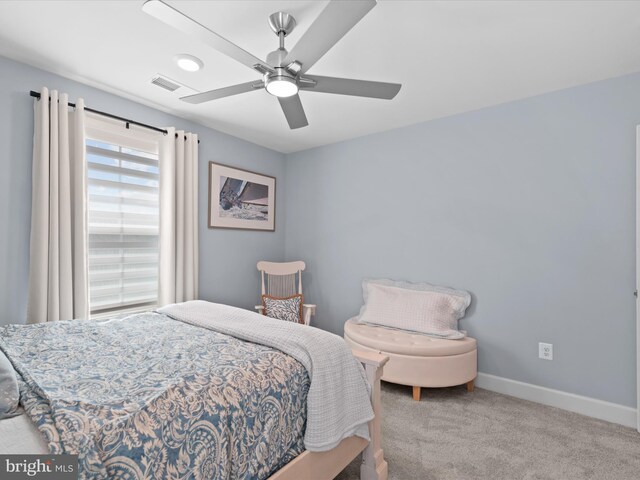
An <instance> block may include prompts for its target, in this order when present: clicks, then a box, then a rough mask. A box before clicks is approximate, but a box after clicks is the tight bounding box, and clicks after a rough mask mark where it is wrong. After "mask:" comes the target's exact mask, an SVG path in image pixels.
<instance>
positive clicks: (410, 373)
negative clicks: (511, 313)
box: [344, 318, 478, 400]
mask: <svg viewBox="0 0 640 480" xmlns="http://www.w3.org/2000/svg"><path fill="white" fill-rule="evenodd" d="M344 339H345V340H346V341H347V343H348V344H349V345H350V346H351V347H353V348H357V349H361V350H372V351H374V352H380V353H384V354H385V355H388V356H389V362H387V364H386V365H385V367H384V372H383V375H382V380H385V381H387V382H391V383H398V384H400V385H411V386H412V387H413V399H414V400H420V388H421V387H451V386H454V385H462V384H466V385H467V390H469V391H470V392H472V391H473V384H474V381H475V378H476V376H477V375H478V350H477V343H476V340H475V339H474V338H470V337H465V338H463V339H460V340H444V339H439V338H433V337H428V336H426V335H420V334H414V333H411V332H406V331H402V330H393V329H390V328H385V327H377V326H373V325H360V324H357V323H356V321H355V318H351V319H349V320H347V322H346V323H345V324H344Z"/></svg>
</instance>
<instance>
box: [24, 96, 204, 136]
mask: <svg viewBox="0 0 640 480" xmlns="http://www.w3.org/2000/svg"><path fill="white" fill-rule="evenodd" d="M29 94H30V95H31V96H32V97H34V98H37V99H40V92H34V91H33V90H31V92H29ZM49 100H51V97H49ZM69 106H70V107H71V108H76V104H75V103H71V102H69ZM84 109H85V110H86V111H87V112H91V113H95V114H98V115H102V116H103V117H108V118H113V119H114V120H120V121H121V122H124V123H125V124H126V126H127V128H129V125H137V126H139V127H143V128H148V129H149V130H153V131H155V132H160V133H163V134H165V135H166V134H167V133H169V132H167V131H166V130H165V129H164V128H158V127H154V126H153V125H147V124H146V123H140V122H136V121H135V120H129V119H128V118H124V117H119V116H117V115H113V114H111V113H107V112H101V111H100V110H94V109H93V108H89V107H84ZM176 138H178V134H177V133H176ZM184 138H185V140H186V138H187V136H186V135H185V137H184ZM198 143H200V140H198Z"/></svg>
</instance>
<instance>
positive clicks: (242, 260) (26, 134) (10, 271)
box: [0, 57, 286, 325]
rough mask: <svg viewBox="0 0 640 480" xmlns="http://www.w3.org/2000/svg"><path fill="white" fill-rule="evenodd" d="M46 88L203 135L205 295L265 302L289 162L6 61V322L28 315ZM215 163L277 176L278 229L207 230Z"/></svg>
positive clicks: (280, 236) (0, 136) (0, 184)
mask: <svg viewBox="0 0 640 480" xmlns="http://www.w3.org/2000/svg"><path fill="white" fill-rule="evenodd" d="M42 86H46V87H48V88H49V89H57V90H59V91H62V92H66V93H68V94H69V97H70V99H72V100H71V101H73V100H74V99H76V98H78V97H82V98H84V99H85V103H86V105H87V106H88V107H91V108H95V109H98V110H104V111H107V112H110V113H114V114H116V115H120V116H123V117H126V118H132V119H134V120H137V121H141V122H145V123H149V124H152V125H158V126H175V127H177V128H180V129H184V130H187V131H191V132H194V133H197V134H198V135H199V138H200V141H201V143H200V184H199V194H200V205H199V206H200V294H201V297H202V298H204V299H207V300H212V301H217V302H222V303H229V304H232V305H238V306H242V307H247V308H250V307H251V306H253V305H255V302H256V301H258V299H259V293H260V284H259V282H260V279H259V276H258V272H257V270H256V262H257V261H258V260H274V261H279V260H282V259H283V257H284V230H285V229H284V222H285V215H284V212H285V205H286V200H285V193H284V179H285V159H284V156H283V155H282V154H280V153H278V152H274V151H272V150H269V149H266V148H263V147H259V146H257V145H254V144H252V143H249V142H246V141H244V140H240V139H238V138H235V137H232V136H229V135H225V134H223V133H220V132H217V131H215V130H211V129H209V128H206V127H203V126H201V125H197V124H194V123H191V122H188V121H186V120H183V119H181V118H177V117H174V116H172V115H168V114H166V113H163V112H160V111H158V110H154V109H153V108H149V107H146V106H143V105H140V104H137V103H135V102H131V101H129V100H126V99H123V98H121V97H118V96H115V95H111V94H109V93H106V92H104V91H101V90H98V89H95V88H91V87H88V86H86V85H83V84H81V83H78V82H74V81H72V80H69V79H66V78H62V77H60V76H57V75H54V74H52V73H48V72H45V71H43V70H38V69H36V68H32V67H30V66H27V65H24V64H22V63H17V62H14V61H11V60H9V59H6V58H3V57H0V225H1V226H2V229H3V232H2V233H0V325H1V324H7V323H24V321H25V318H26V304H27V282H28V270H29V230H30V221H31V155H32V140H33V100H34V99H33V98H31V97H30V96H29V90H36V91H38V90H40V88H41V87H42ZM210 160H214V161H217V162H221V163H224V164H227V165H233V166H238V167H240V168H244V169H248V170H252V171H256V172H261V173H267V174H269V175H273V176H275V177H276V178H277V184H276V189H277V192H276V198H277V202H278V216H277V217H276V220H277V224H276V231H275V233H271V232H252V231H239V230H222V229H208V228H207V227H206V225H207V222H206V212H207V189H208V183H207V165H208V162H209V161H210Z"/></svg>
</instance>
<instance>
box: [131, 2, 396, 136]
mask: <svg viewBox="0 0 640 480" xmlns="http://www.w3.org/2000/svg"><path fill="white" fill-rule="evenodd" d="M375 5H376V2H375V0H350V1H346V0H332V1H330V2H329V4H328V5H327V6H326V8H325V9H324V10H323V11H322V12H321V13H320V15H319V16H318V18H317V19H316V21H315V22H314V23H313V24H312V25H311V26H310V27H309V29H308V30H307V31H306V32H305V33H304V35H303V36H302V38H301V39H300V40H299V41H298V43H297V44H296V45H295V46H294V47H293V50H291V52H288V51H287V50H286V49H285V48H284V38H285V37H286V36H287V35H288V34H289V33H291V31H292V30H293V28H294V27H295V25H296V21H295V19H294V18H293V17H292V16H291V15H289V14H288V13H284V12H277V13H274V14H273V15H270V16H269V26H270V27H271V29H272V30H273V32H274V33H275V34H276V35H277V36H278V38H279V39H280V46H279V48H278V49H277V50H274V51H273V52H271V53H269V55H267V59H266V62H265V61H262V60H260V59H259V58H257V57H254V56H253V55H251V54H250V53H249V52H247V51H245V50H243V49H242V48H240V47H239V46H237V45H235V44H233V43H231V42H230V41H229V40H227V39H225V38H223V37H221V36H220V35H218V34H217V33H215V32H212V31H211V30H209V29H208V28H207V27H205V26H204V25H202V24H200V23H198V22H196V21H195V20H193V19H192V18H190V17H188V16H186V15H185V14H183V13H181V12H180V11H178V10H176V9H175V8H173V7H171V6H170V5H167V4H166V3H164V2H162V1H160V0H148V1H147V2H145V3H144V4H143V6H142V10H143V11H144V12H146V13H148V14H149V15H151V16H153V17H155V18H157V19H158V20H160V21H162V22H164V23H166V24H167V25H169V26H171V27H173V28H175V29H177V30H180V31H182V32H184V33H187V34H189V35H192V36H194V37H196V38H197V39H199V40H201V41H203V42H204V43H206V44H208V45H210V46H211V47H213V48H215V49H216V50H218V51H219V52H221V53H224V54H225V55H228V56H229V57H231V58H233V59H234V60H237V61H238V62H240V63H242V64H244V65H246V66H247V67H249V68H251V69H253V70H254V71H257V72H259V73H260V74H262V76H263V77H262V80H259V81H252V82H246V83H241V84H239V85H233V86H230V87H224V88H218V89H215V90H210V91H208V92H202V93H197V94H195V95H189V96H186V97H182V98H181V99H180V100H184V101H185V102H189V103H204V102H208V101H211V100H215V99H218V98H224V97H229V96H231V95H237V94H239V93H245V92H251V91H254V90H260V89H263V88H264V89H266V91H267V92H268V93H270V94H271V95H273V96H275V97H277V98H278V102H280V106H281V107H282V111H283V112H284V115H285V117H286V119H287V122H288V123H289V127H290V128H291V129H295V128H300V127H305V126H307V125H308V124H309V122H308V121H307V116H306V115H305V113H304V109H303V108H302V103H301V102H300V96H299V95H298V92H299V91H300V90H304V91H308V92H322V93H335V94H340V95H353V96H359V97H369V98H382V99H387V100H390V99H392V98H394V97H395V96H396V94H397V93H398V92H399V91H400V87H401V86H402V85H400V84H397V83H384V82H371V81H366V80H353V79H349V78H336V77H321V76H318V75H307V74H306V72H307V70H309V68H311V67H312V66H313V65H314V64H315V63H316V62H317V61H318V60H319V59H320V58H322V56H323V55H324V54H325V53H327V52H328V51H329V50H330V49H331V47H333V46H334V45H335V44H336V43H337V42H338V41H339V40H340V39H341V38H342V37H343V36H344V35H345V34H346V33H347V32H348V31H349V30H351V28H353V27H354V26H355V25H356V24H357V23H358V22H359V21H360V20H362V18H363V17H364V16H365V15H366V14H367V13H368V12H369V11H370V10H371V9H372V8H373V7H374V6H375Z"/></svg>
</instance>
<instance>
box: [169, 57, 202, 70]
mask: <svg viewBox="0 0 640 480" xmlns="http://www.w3.org/2000/svg"><path fill="white" fill-rule="evenodd" d="M174 60H175V62H176V64H177V65H178V67H179V68H181V69H182V70H184V71H185V72H197V71H198V70H200V69H201V68H203V67H204V63H203V62H202V60H200V59H199V58H198V57H194V56H193V55H188V54H186V53H181V54H179V55H176V56H175V57H174Z"/></svg>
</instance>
